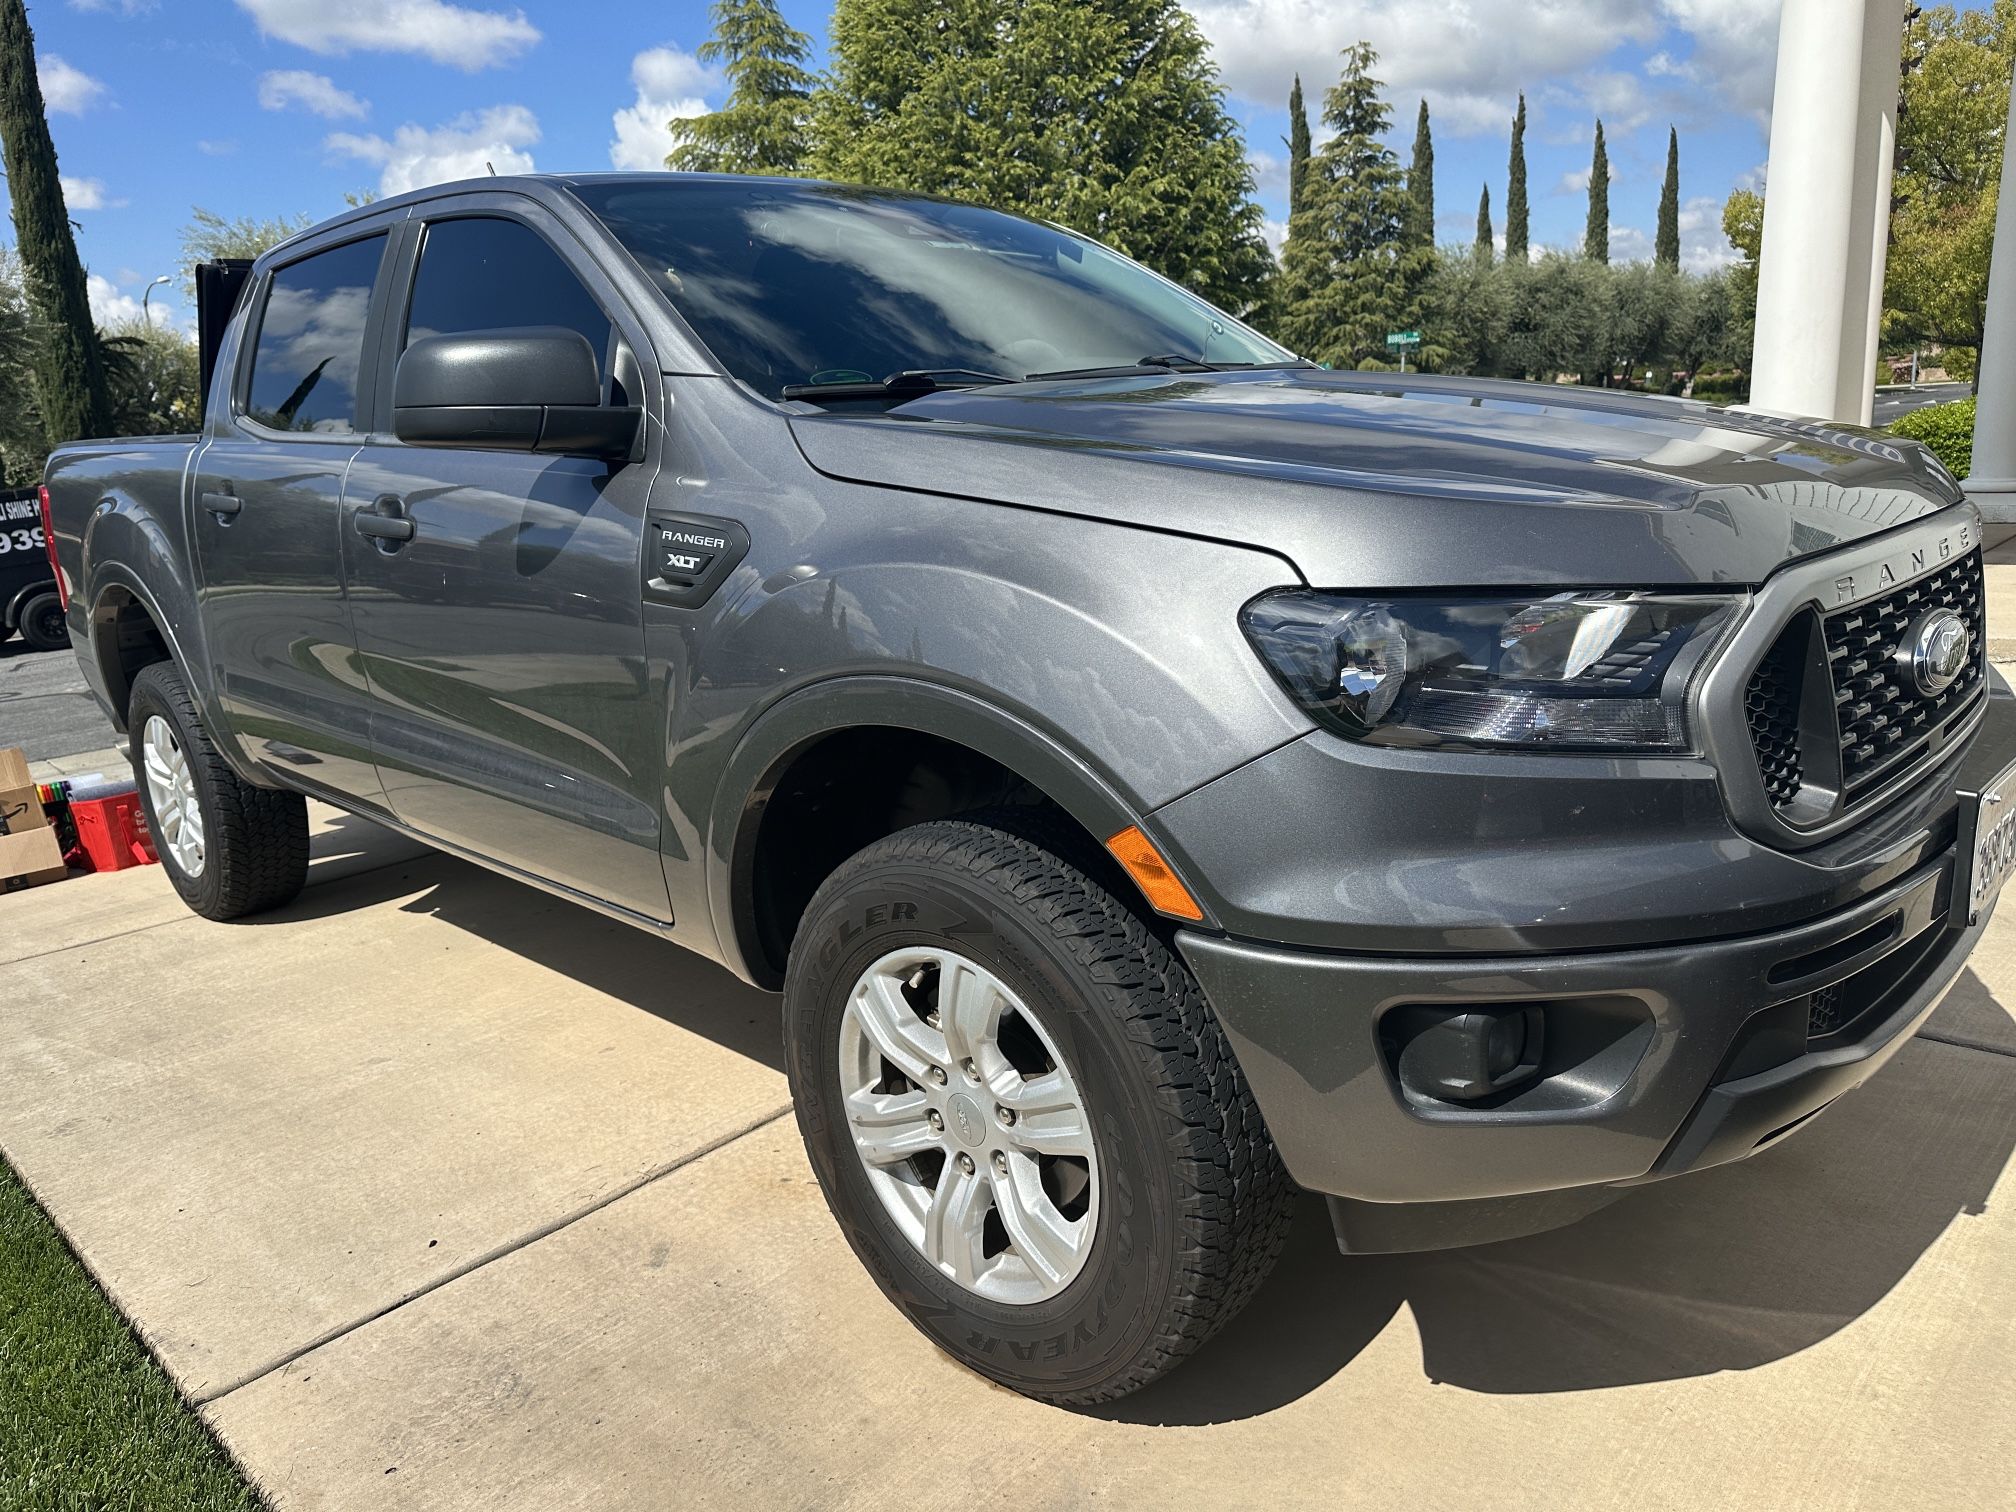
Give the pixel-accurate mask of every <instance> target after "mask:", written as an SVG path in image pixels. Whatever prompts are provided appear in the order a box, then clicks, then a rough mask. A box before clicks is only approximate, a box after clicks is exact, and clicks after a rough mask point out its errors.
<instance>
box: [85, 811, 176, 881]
mask: <svg viewBox="0 0 2016 1512" xmlns="http://www.w3.org/2000/svg"><path fill="white" fill-rule="evenodd" d="M70 819H71V822H72V823H74V824H75V825H76V826H77V843H78V845H79V846H81V847H82V848H83V851H84V859H85V860H86V862H88V863H89V865H90V867H91V870H93V871H94V872H102V871H124V870H125V869H126V868H127V867H129V866H151V865H153V864H154V862H155V861H156V860H158V859H159V858H158V857H157V856H156V855H155V854H154V837H153V836H152V835H150V834H148V833H147V820H146V817H145V816H144V815H143V814H142V813H141V812H140V795H139V794H138V793H118V794H115V795H113V796H112V797H110V798H73V799H72V800H71V801H70Z"/></svg>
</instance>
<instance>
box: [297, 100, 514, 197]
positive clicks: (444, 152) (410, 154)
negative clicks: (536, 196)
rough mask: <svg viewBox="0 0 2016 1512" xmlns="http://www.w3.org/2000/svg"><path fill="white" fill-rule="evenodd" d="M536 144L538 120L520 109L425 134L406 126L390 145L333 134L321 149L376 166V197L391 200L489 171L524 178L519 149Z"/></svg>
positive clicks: (501, 108)
mask: <svg viewBox="0 0 2016 1512" xmlns="http://www.w3.org/2000/svg"><path fill="white" fill-rule="evenodd" d="M538 140H539V118H538V117H537V116H535V115H534V114H533V113H532V112H531V111H529V110H527V109H526V108H525V107H524V106H523V105H493V106H491V107H490V108H489V109H488V110H481V111H469V112H467V113H466V114H463V115H459V116H457V117H455V119H454V120H452V121H448V122H446V123H444V124H443V125H440V126H435V127H431V128H429V127H425V126H417V125H415V124H413V123H412V122H410V121H409V122H407V123H406V124H405V125H404V126H401V127H400V128H399V129H398V130H397V131H395V132H393V133H392V136H391V138H390V140H387V139H386V138H384V137H382V136H358V135H356V134H355V133H353V132H347V131H339V132H337V133H336V134H335V135H333V136H331V137H330V138H329V139H328V143H327V145H328V147H329V148H330V150H331V151H333V152H339V153H342V154H343V155H345V156H346V157H353V158H358V159H360V160H362V161H363V162H366V163H375V164H377V165H378V167H379V169H380V172H379V177H378V192H379V193H380V194H385V195H393V194H403V193H405V192H406V191H407V190H408V189H419V188H423V187H425V186H426V185H428V184H442V183H447V182H448V181H449V180H451V179H463V178H482V177H483V176H484V175H485V174H486V173H488V172H489V170H490V168H495V169H496V170H497V171H498V172H499V173H530V172H531V171H532V168H533V164H532V154H531V153H530V152H527V151H526V150H525V149H526V148H528V147H530V146H532V145H533V144H534V143H536V142H537V141H538ZM486 165H487V166H486Z"/></svg>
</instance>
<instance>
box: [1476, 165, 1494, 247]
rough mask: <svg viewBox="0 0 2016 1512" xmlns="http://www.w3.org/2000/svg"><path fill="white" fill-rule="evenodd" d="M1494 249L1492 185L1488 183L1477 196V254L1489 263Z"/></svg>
mask: <svg viewBox="0 0 2016 1512" xmlns="http://www.w3.org/2000/svg"><path fill="white" fill-rule="evenodd" d="M1494 250H1495V249H1494V248H1493V247H1492V245H1491V186H1490V185H1489V184H1486V185H1485V186H1484V192H1483V193H1482V194H1480V195H1478V196H1477V256H1478V257H1479V258H1480V259H1481V260H1482V261H1484V262H1486V263H1488V262H1490V261H1491V258H1492V254H1493V252H1494Z"/></svg>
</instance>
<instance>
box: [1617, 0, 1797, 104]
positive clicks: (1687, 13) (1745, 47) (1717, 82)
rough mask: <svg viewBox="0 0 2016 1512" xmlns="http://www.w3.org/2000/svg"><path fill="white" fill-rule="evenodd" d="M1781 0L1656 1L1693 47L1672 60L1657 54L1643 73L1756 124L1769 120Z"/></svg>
mask: <svg viewBox="0 0 2016 1512" xmlns="http://www.w3.org/2000/svg"><path fill="white" fill-rule="evenodd" d="M1779 4H1780V0H1659V9H1660V10H1661V11H1662V12H1664V13H1665V16H1666V18H1667V20H1668V21H1670V22H1671V23H1672V24H1673V25H1675V26H1677V27H1679V28H1680V30H1681V31H1683V32H1685V33H1686V34H1687V36H1688V38H1689V39H1690V40H1691V41H1692V43H1693V50H1692V51H1691V52H1690V53H1689V54H1688V56H1687V57H1686V58H1684V59H1680V60H1675V59H1674V58H1672V57H1671V56H1670V55H1669V54H1665V53H1661V54H1657V55H1655V56H1654V57H1653V58H1651V59H1650V60H1648V61H1647V64H1646V72H1647V73H1652V74H1657V75H1664V76H1667V77H1671V78H1675V79H1678V80H1680V81H1681V82H1683V83H1687V84H1691V85H1694V86H1695V87H1697V88H1699V89H1701V90H1704V91H1705V92H1706V93H1708V94H1709V95H1711V96H1713V97H1714V98H1716V99H1718V100H1720V101H1721V103H1722V104H1723V105H1724V106H1726V107H1727V108H1728V109H1731V110H1739V111H1743V112H1745V113H1746V114H1748V115H1750V116H1752V117H1754V118H1755V119H1756V120H1757V121H1758V123H1759V124H1760V125H1766V126H1768V125H1769V123H1770V120H1771V90H1772V86H1773V85H1774V83H1775V82H1776V80H1777V73H1778V8H1779Z"/></svg>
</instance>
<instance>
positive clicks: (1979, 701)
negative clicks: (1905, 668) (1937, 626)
mask: <svg viewBox="0 0 2016 1512" xmlns="http://www.w3.org/2000/svg"><path fill="white" fill-rule="evenodd" d="M1980 544H1981V527H1980V516H1979V514H1978V513H1977V512H1976V511H1975V509H1974V507H1973V506H1972V505H1970V504H1964V503H1962V504H1956V505H1954V506H1953V507H1951V508H1948V509H1943V510H1941V511H1939V512H1938V513H1937V514H1935V515H1930V516H1927V517H1926V518H1925V519H1923V520H1921V521H1918V522H1916V523H1914V524H1912V525H1908V526H1904V527H1900V528H1899V529H1896V530H1892V531H1886V532H1884V533H1883V534H1882V535H1880V536H1877V537H1874V538H1872V539H1870V540H1867V541H1863V542H1860V543H1857V544H1856V545H1853V546H1850V547H1848V548H1846V549H1844V550H1840V551H1834V552H1830V553H1828V554H1826V555H1824V556H1816V557H1812V558H1809V559H1807V560H1805V561H1800V562H1794V563H1792V564H1791V565H1789V566H1787V567H1786V568H1784V569H1783V570H1782V571H1780V572H1778V573H1777V574H1775V575H1774V576H1772V577H1771V578H1770V579H1769V580H1767V581H1766V582H1765V584H1764V585H1763V587H1761V588H1760V589H1758V590H1757V593H1756V594H1755V596H1754V597H1753V599H1752V601H1751V605H1750V609H1749V612H1748V614H1747V615H1746V616H1745V618H1744V621H1743V623H1742V624H1741V625H1740V626H1739V627H1738V628H1737V631H1736V633H1735V634H1734V636H1733V637H1732V638H1731V640H1730V641H1729V643H1728V644H1727V645H1725V646H1724V647H1723V648H1722V652H1721V654H1720V655H1719V656H1717V657H1716V659H1715V662H1714V664H1713V665H1712V666H1711V667H1710V668H1709V669H1708V671H1707V673H1706V675H1705V676H1703V677H1702V678H1701V679H1700V680H1699V682H1698V683H1697V685H1696V687H1695V689H1694V691H1693V695H1692V702H1693V708H1692V711H1691V712H1692V714H1693V722H1694V728H1695V729H1696V730H1697V731H1699V732H1700V738H1701V743H1702V746H1703V748H1704V753H1705V754H1706V755H1707V756H1708V757H1709V759H1710V760H1711V761H1712V762H1713V763H1714V765H1715V768H1716V773H1717V775H1718V777H1719V778H1720V780H1721V783H1722V788H1723V793H1724V796H1725V798H1726V800H1727V802H1728V805H1729V811H1730V814H1731V816H1732V817H1733V818H1734V819H1735V820H1736V822H1737V823H1738V825H1740V826H1741V827H1742V828H1743V829H1745V830H1746V831H1748V832H1749V833H1751V834H1752V835H1754V836H1756V837H1757V838H1759V839H1761V840H1764V841H1766V842H1767V843H1770V844H1773V845H1777V846H1780V847H1783V848H1787V849H1797V848H1799V847H1802V846H1807V845H1813V844H1817V843H1819V842H1820V841H1822V840H1826V839H1828V838H1830V837H1832V836H1834V835H1837V834H1839V833H1841V832H1842V831H1843V830H1844V829H1847V828H1848V827H1850V826H1851V825H1853V824H1854V823H1855V822H1856V821H1858V820H1860V819H1862V818H1864V817H1866V816H1867V815H1869V814H1871V813H1873V812H1875V811H1876V810H1877V809H1879V808H1880V807H1882V806H1883V805H1884V804H1885V803H1886V802H1888V801H1889V800H1890V799H1892V798H1895V797H1897V796H1899V795H1900V794H1902V793H1903V792H1904V791H1905V790H1906V789H1908V788H1911V787H1913V786H1915V785H1916V784H1917V783H1918V781H1919V780H1920V779H1921V778H1923V777H1924V776H1925V775H1926V774H1927V773H1929V772H1931V771H1932V770H1933V769H1934V768H1936V767H1938V766H1940V765H1942V764H1943V763H1944V760H1945V758H1946V757H1947V756H1949V755H1951V754H1953V753H1954V752H1956V751H1957V750H1958V749H1959V748H1960V747H1961V745H1962V744H1963V743H1964V742H1965V739H1966V737H1967V736H1968V735H1970V734H1971V733H1972V732H1973V730H1974V727H1975V726H1976V725H1977V724H1978V723H1979V722H1980V719H1981V715H1982V712H1983V710H1984V708H1985V707H1986V703H1987V699H1986V696H1985V695H1986V690H1987V636H1986V627H1985V624H1984V623H1982V615H1981V605H1982V595H1981V592H1980V586H1979V584H1980V573H1979V565H1978V562H1979V557H1978V552H1979V548H1980ZM1935 603H1936V604H1950V605H1951V606H1952V607H1954V608H1955V609H1956V612H1960V613H1962V614H1963V615H1965V616H1966V617H1967V618H1968V619H1969V626H1970V630H1971V631H1972V633H1973V644H1972V645H1971V646H1970V654H1969V664H1968V666H1967V668H1966V670H1965V672H1964V673H1963V675H1962V676H1961V677H1960V678H1959V679H1957V680H1956V681H1955V683H1954V685H1953V689H1951V690H1948V694H1947V695H1942V696H1941V697H1940V698H1938V699H1932V700H1922V699H1920V698H1919V697H1918V696H1917V695H1916V694H1915V693H1914V694H1913V695H1912V696H1911V697H1910V698H1909V699H1908V700H1907V699H1906V698H1905V696H1904V695H1903V694H1902V692H1897V693H1891V692H1890V691H1889V690H1890V689H1891V688H1892V687H1896V686H1899V683H1898V681H1897V679H1895V678H1893V677H1891V676H1890V675H1889V674H1888V671H1887V669H1881V668H1879V667H1878V666H1877V664H1876V662H1875V661H1869V660H1868V658H1867V657H1866V656H1865V655H1864V653H1865V652H1873V651H1878V650H1881V651H1884V652H1885V653H1886V654H1887V650H1888V648H1889V645H1890V640H1891V637H1890V631H1891V630H1893V629H1895V630H1896V632H1897V634H1898V635H1899V636H1901V635H1902V634H1904V633H1906V628H1907V627H1908V625H1909V624H1911V623H1912V622H1913V620H1914V616H1915V615H1916V614H1917V613H1918V612H1920V606H1921V605H1924V604H1935ZM1871 636H1874V637H1875V639H1873V640H1872V639H1870V637H1871ZM1865 641H1867V645H1864V642H1865ZM1879 642H1881V643H1882V644H1881V645H1880V646H1879V644H1878V643H1879ZM1865 662H1867V664H1866V665H1864V664H1863V663H1865ZM1851 668H1852V669H1853V670H1852V671H1851V670H1850V669H1851ZM1872 677H1873V678H1874V681H1872V680H1871V679H1872ZM1871 695H1874V696H1873V697H1872V696H1871ZM1864 705H1867V707H1866V708H1865V707H1864ZM1921 707H1923V708H1925V709H1926V710H1927V712H1926V713H1925V715H1924V717H1923V718H1915V717H1914V716H1916V715H1917V713H1918V711H1919V709H1920V708H1921ZM1886 711H1891V712H1890V713H1889V715H1888V717H1887V718H1886V719H1885V721H1884V722H1883V723H1881V724H1876V725H1873V726H1872V719H1873V717H1874V716H1876V715H1882V714H1885V713H1886ZM1899 711H1901V716H1902V717H1901V720H1900V719H1899V718H1898V717H1897V713H1898V712H1899ZM1893 729H1898V730H1900V733H1899V734H1897V735H1896V736H1894V737H1892V736H1890V735H1889V734H1888V733H1887V732H1889V731H1891V730H1893ZM1872 733H1873V735H1874V736H1875V743H1876V748H1875V749H1874V750H1873V751H1872V750H1868V749H1866V748H1868V747H1869V746H1870V745H1871V736H1872Z"/></svg>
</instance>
